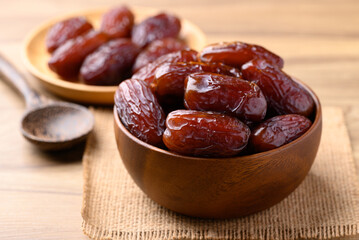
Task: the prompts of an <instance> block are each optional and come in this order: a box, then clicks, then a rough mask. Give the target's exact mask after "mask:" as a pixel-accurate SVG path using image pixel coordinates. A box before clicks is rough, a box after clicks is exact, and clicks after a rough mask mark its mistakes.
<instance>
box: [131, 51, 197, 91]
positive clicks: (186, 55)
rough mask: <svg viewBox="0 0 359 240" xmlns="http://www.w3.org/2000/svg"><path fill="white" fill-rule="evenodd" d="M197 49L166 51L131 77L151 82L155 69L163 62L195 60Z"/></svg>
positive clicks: (153, 78)
mask: <svg viewBox="0 0 359 240" xmlns="http://www.w3.org/2000/svg"><path fill="white" fill-rule="evenodd" d="M197 54H198V53H197V51H195V50H180V51H177V52H173V53H168V54H166V55H163V56H161V57H160V58H158V59H157V60H155V61H154V62H152V63H149V64H147V65H146V66H144V67H143V68H141V69H140V70H138V71H137V72H136V73H135V74H134V75H133V76H132V78H135V79H140V80H143V81H145V82H147V83H148V84H152V83H153V81H154V80H155V73H156V69H157V68H158V67H159V66H160V65H161V64H163V63H170V62H172V63H174V62H190V61H196V60H197Z"/></svg>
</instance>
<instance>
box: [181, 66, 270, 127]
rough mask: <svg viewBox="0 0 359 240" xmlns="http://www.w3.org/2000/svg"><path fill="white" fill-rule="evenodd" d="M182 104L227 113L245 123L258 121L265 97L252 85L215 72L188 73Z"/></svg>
mask: <svg viewBox="0 0 359 240" xmlns="http://www.w3.org/2000/svg"><path fill="white" fill-rule="evenodd" d="M184 103H185V106H186V108H187V109H193V110H201V111H215V112H222V113H227V114H229V115H233V116H235V117H237V118H239V119H241V120H242V121H245V122H247V121H251V122H259V121H261V120H263V119H264V117H265V115H266V111H267V102H266V99H265V97H264V95H263V93H262V91H261V89H260V88H259V87H258V86H257V85H256V84H254V83H251V82H248V81H246V80H243V79H240V78H236V77H230V76H225V75H220V74H215V73H194V74H190V75H189V76H188V77H187V78H186V81H185V95H184Z"/></svg>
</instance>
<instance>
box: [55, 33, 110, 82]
mask: <svg viewBox="0 0 359 240" xmlns="http://www.w3.org/2000/svg"><path fill="white" fill-rule="evenodd" d="M107 41H108V36H107V35H106V34H105V33H102V32H95V31H92V32H89V33H87V34H86V35H83V36H79V37H76V38H73V39H70V40H68V41H67V42H66V43H64V44H63V45H61V46H60V47H59V48H58V49H56V51H55V52H54V53H53V55H52V56H51V58H50V60H49V62H48V65H49V67H50V69H51V70H52V71H54V72H56V73H57V74H58V75H60V76H61V77H63V78H65V79H66V78H73V77H77V75H78V73H79V70H80V67H81V65H82V63H83V61H84V60H85V58H86V56H87V55H89V54H90V53H92V52H93V51H95V50H96V49H97V48H98V47H99V46H101V45H102V44H104V43H105V42H107Z"/></svg>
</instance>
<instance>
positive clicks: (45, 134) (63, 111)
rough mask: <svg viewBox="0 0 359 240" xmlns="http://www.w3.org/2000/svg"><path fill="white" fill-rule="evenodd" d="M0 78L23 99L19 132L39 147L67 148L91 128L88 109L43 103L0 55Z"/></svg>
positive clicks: (91, 119)
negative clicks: (24, 108) (24, 102)
mask: <svg viewBox="0 0 359 240" xmlns="http://www.w3.org/2000/svg"><path fill="white" fill-rule="evenodd" d="M0 78H2V79H4V80H7V82H8V83H10V84H11V85H12V86H13V87H15V88H16V89H17V90H18V91H19V92H20V93H21V95H22V96H23V97H24V99H25V101H26V112H25V113H24V115H23V116H22V120H21V133H22V134H23V136H24V137H25V138H26V139H27V140H29V141H30V142H31V143H34V144H35V145H36V146H38V147H39V148H41V149H44V150H60V149H66V148H70V147H72V146H74V145H75V144H77V143H80V142H81V141H83V140H84V139H86V137H87V135H88V134H89V133H90V132H91V130H92V129H93V126H94V117H93V115H92V113H91V112H90V111H89V110H88V109H87V108H85V107H83V106H80V105H77V104H73V103H66V102H49V101H48V100H47V101H46V100H44V99H45V98H44V97H40V96H39V95H38V94H37V93H36V92H35V91H34V90H33V89H31V88H30V86H29V85H28V83H27V82H26V80H25V78H24V77H23V76H22V75H21V74H20V73H19V72H18V71H17V70H16V69H15V68H14V66H13V65H11V64H10V63H9V62H8V61H7V60H5V58H3V57H2V56H1V55H0Z"/></svg>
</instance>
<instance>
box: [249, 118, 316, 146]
mask: <svg viewBox="0 0 359 240" xmlns="http://www.w3.org/2000/svg"><path fill="white" fill-rule="evenodd" d="M311 125H312V123H311V121H310V120H309V119H308V118H306V117H304V116H301V115H297V114H287V115H280V116H275V117H273V118H270V119H268V120H267V121H265V122H263V123H261V124H259V125H258V126H257V127H256V128H255V129H254V130H253V131H252V135H251V137H250V147H251V148H252V149H254V151H255V152H264V151H268V150H271V149H274V148H278V147H280V146H283V145H285V144H287V143H290V142H292V141H293V140H295V139H297V138H298V137H300V136H301V135H303V134H304V133H305V132H306V131H307V130H308V129H309V128H310V126H311Z"/></svg>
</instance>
